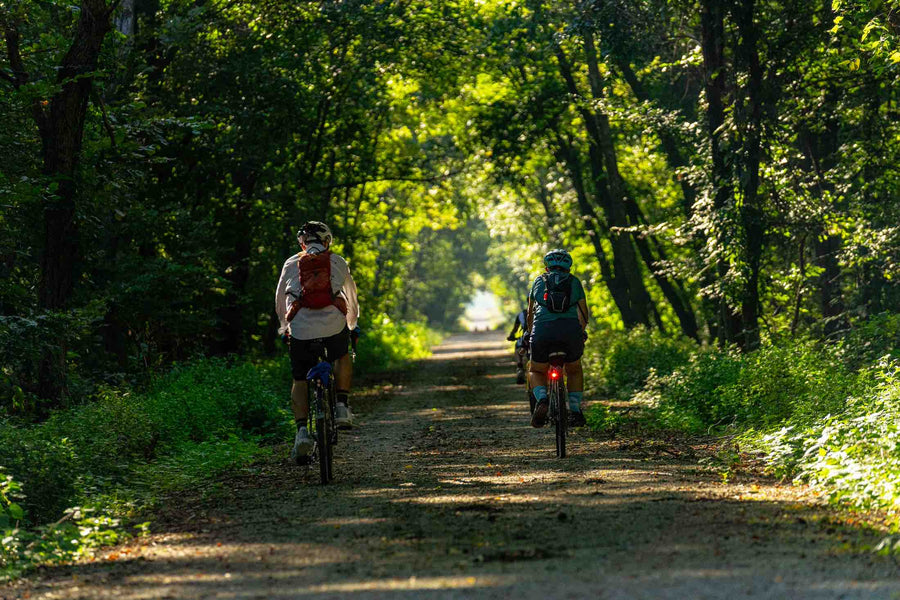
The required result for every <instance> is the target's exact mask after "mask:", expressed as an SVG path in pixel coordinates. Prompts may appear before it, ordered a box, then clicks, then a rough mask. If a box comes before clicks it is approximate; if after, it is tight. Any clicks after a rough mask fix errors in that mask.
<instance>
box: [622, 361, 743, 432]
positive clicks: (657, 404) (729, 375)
mask: <svg viewBox="0 0 900 600" xmlns="http://www.w3.org/2000/svg"><path fill="white" fill-rule="evenodd" d="M741 367H742V360H741V355H740V354H739V353H738V352H737V351H736V350H734V349H728V350H721V349H719V348H707V349H703V350H701V351H700V352H698V353H697V354H695V355H694V356H692V357H691V358H690V360H689V362H688V363H687V364H685V365H684V366H682V367H680V368H678V369H676V370H675V371H673V372H672V373H671V374H669V375H662V376H661V375H656V374H654V375H653V376H651V377H650V379H649V380H648V382H647V386H646V388H645V389H644V390H643V391H642V392H640V393H639V394H637V396H636V399H638V400H643V401H645V402H647V403H648V404H649V405H650V406H651V407H652V408H654V409H655V413H656V416H657V419H658V421H659V422H660V424H661V425H663V426H665V427H671V428H675V429H684V430H686V431H699V430H703V429H705V428H707V427H709V426H710V425H712V424H715V423H719V422H722V421H724V420H728V419H730V418H731V417H732V416H733V415H734V414H735V412H736V410H735V407H732V406H728V405H726V404H725V403H724V402H723V400H722V396H721V391H722V389H724V388H727V387H728V386H730V385H734V383H735V382H736V381H737V380H738V377H739V375H740V372H741Z"/></svg>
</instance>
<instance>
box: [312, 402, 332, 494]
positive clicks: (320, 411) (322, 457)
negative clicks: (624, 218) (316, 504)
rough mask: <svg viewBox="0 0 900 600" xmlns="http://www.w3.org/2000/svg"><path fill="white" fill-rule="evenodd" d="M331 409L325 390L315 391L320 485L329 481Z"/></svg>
mask: <svg viewBox="0 0 900 600" xmlns="http://www.w3.org/2000/svg"><path fill="white" fill-rule="evenodd" d="M330 410H331V408H330V407H329V406H328V400H327V397H326V394H325V390H323V389H321V388H319V389H318V390H316V446H317V447H318V450H319V478H320V479H321V481H322V485H325V484H326V483H328V482H329V481H331V477H332V475H331V459H332V456H333V454H334V450H333V448H332V445H331V435H330V433H329V431H328V422H329V420H330V419H328V414H329V411H330Z"/></svg>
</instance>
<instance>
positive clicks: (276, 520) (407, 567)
mask: <svg viewBox="0 0 900 600" xmlns="http://www.w3.org/2000/svg"><path fill="white" fill-rule="evenodd" d="M404 379H405V381H403V382H395V384H394V385H388V384H387V383H385V384H383V385H381V386H378V387H376V388H371V389H369V391H368V392H366V393H365V394H361V395H360V397H359V399H358V400H357V401H356V403H355V406H356V408H357V410H358V411H359V416H360V419H359V426H358V427H357V428H356V429H355V430H353V431H352V432H349V433H348V434H346V435H344V436H343V437H342V438H341V442H340V445H339V446H338V448H337V455H336V460H337V462H336V481H335V482H334V484H333V485H329V486H320V485H318V479H317V472H316V471H310V472H308V473H306V472H304V471H303V470H300V469H297V468H296V467H293V466H292V465H290V464H289V462H288V461H287V460H286V455H287V452H288V447H287V445H285V446H284V448H281V449H279V450H280V451H279V453H278V458H273V459H272V460H269V461H265V462H263V463H262V464H259V465H255V466H254V467H253V468H252V469H249V470H247V471H246V472H242V473H237V474H235V475H233V476H231V477H229V478H227V479H226V480H224V481H223V482H221V485H220V486H218V487H214V488H211V489H209V490H198V491H196V494H195V495H196V497H194V498H191V499H190V500H187V499H186V500H184V502H183V503H182V505H179V506H176V507H173V508H171V509H170V512H169V513H168V514H167V515H166V518H165V520H164V522H163V525H164V527H165V531H164V532H160V533H155V534H153V535H151V536H149V537H147V538H143V539H140V540H135V541H133V542H130V543H129V544H126V545H123V546H120V547H117V548H114V549H112V550H109V551H105V552H104V553H103V554H102V555H101V556H99V557H98V559H97V560H96V561H93V562H89V563H83V564H76V565H69V566H64V567H54V568H48V569H42V570H40V571H39V572H38V573H36V574H35V575H33V576H31V577H30V578H29V579H28V580H25V581H22V582H19V583H17V584H15V585H13V586H10V587H7V588H5V589H0V597H2V598H41V599H48V600H49V599H57V598H58V599H75V598H83V599H91V600H93V599H108V598H117V599H119V598H121V599H139V598H140V599H143V598H147V599H149V598H153V599H157V598H221V599H235V600H237V599H251V598H252V599H270V598H271V599H282V598H284V599H287V598H298V599H306V598H309V599H315V600H324V599H326V598H328V599H330V598H335V599H337V598H341V599H359V600H374V599H379V598H409V599H419V598H423V599H432V598H435V599H437V598H441V599H457V598H459V599H462V598H496V599H506V598H513V599H516V600H528V599H532V598H534V599H542V600H543V599H547V598H554V599H555V598H596V599H604V600H611V599H626V598H628V599H634V598H647V599H651V598H653V599H657V598H663V599H669V598H671V599H676V598H677V599H700V598H729V599H732V598H814V599H825V598H829V599H830V598H847V599H850V598H885V599H888V598H898V599H900V567H898V565H897V564H896V563H895V562H894V561H892V560H891V559H887V558H882V557H877V556H874V555H872V554H871V553H870V552H867V551H865V550H863V548H865V547H866V546H871V545H873V544H874V543H877V541H878V539H879V537H880V536H879V534H878V532H875V531H872V530H870V529H867V528H865V527H863V526H857V525H853V524H852V521H851V520H849V519H847V518H846V517H845V516H841V515H840V514H838V513H835V512H833V511H831V510H828V509H826V508H823V507H822V506H820V505H819V504H818V503H816V502H815V499H814V498H812V497H811V496H810V495H809V494H807V493H805V492H804V490H802V489H798V488H793V487H791V486H789V485H777V484H776V483H775V482H773V481H771V480H766V479H760V480H755V479H751V478H749V477H747V478H743V479H742V478H739V479H738V480H737V481H729V482H723V480H722V477H721V476H719V475H717V474H716V473H715V472H714V471H712V470H709V469H705V468H703V467H701V466H699V465H698V461H697V458H696V456H692V455H691V452H690V448H676V447H672V446H671V445H670V444H669V443H668V442H666V441H663V440H652V439H643V440H637V439H628V440H600V439H596V440H595V439H591V437H590V435H591V434H590V433H588V432H586V431H578V432H576V433H574V434H573V435H572V437H571V438H570V456H569V457H568V458H566V459H564V460H559V459H557V458H556V457H555V456H554V452H553V435H552V431H551V430H549V429H548V428H545V429H543V430H534V429H532V428H530V427H528V426H527V421H528V414H527V413H528V409H527V404H526V402H525V399H524V391H523V388H522V387H521V386H516V385H515V383H514V374H513V366H512V356H511V349H510V344H508V343H507V342H505V341H504V339H503V336H502V335H500V334H496V333H490V334H467V335H459V336H454V337H452V338H450V339H449V340H447V341H446V343H444V344H443V345H442V346H440V347H438V348H437V349H436V351H435V353H434V356H433V357H432V358H431V359H429V360H427V361H423V362H422V363H421V364H420V365H418V366H417V368H416V369H415V371H413V372H412V373H409V374H407V375H405V376H404Z"/></svg>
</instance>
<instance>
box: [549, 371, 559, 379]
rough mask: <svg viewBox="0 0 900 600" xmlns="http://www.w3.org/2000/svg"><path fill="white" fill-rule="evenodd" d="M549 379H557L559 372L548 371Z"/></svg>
mask: <svg viewBox="0 0 900 600" xmlns="http://www.w3.org/2000/svg"><path fill="white" fill-rule="evenodd" d="M550 379H559V371H556V370H553V371H550Z"/></svg>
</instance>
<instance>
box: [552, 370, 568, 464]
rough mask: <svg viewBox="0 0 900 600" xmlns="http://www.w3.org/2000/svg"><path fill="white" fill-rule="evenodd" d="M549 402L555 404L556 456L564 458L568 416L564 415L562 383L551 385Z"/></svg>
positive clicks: (564, 402) (564, 400) (564, 405)
mask: <svg viewBox="0 0 900 600" xmlns="http://www.w3.org/2000/svg"><path fill="white" fill-rule="evenodd" d="M551 389H552V394H553V399H551V402H554V400H555V404H556V411H555V412H556V456H557V457H559V458H565V457H566V429H567V428H568V420H567V419H568V415H567V414H566V409H567V408H568V407H567V406H566V398H565V394H564V393H563V386H562V383H560V382H559V381H557V382H555V383H554V384H553V387H552V388H551Z"/></svg>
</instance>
